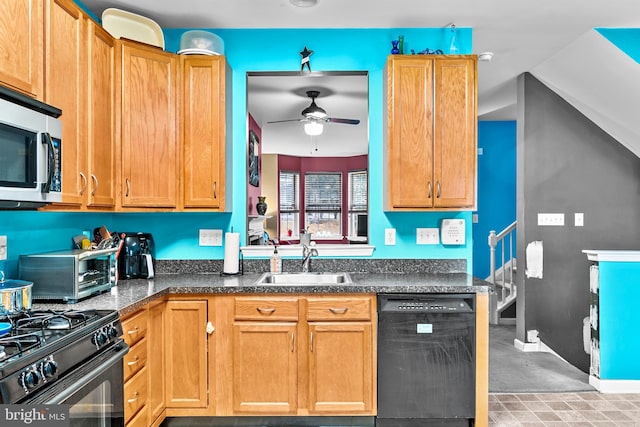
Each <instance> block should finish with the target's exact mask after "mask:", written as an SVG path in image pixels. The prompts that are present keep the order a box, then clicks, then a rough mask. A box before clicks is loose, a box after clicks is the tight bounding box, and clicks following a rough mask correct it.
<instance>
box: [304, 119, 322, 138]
mask: <svg viewBox="0 0 640 427" xmlns="http://www.w3.org/2000/svg"><path fill="white" fill-rule="evenodd" d="M322 129H323V125H322V123H318V122H309V123H305V124H304V133H306V134H307V135H309V136H318V135H321V134H322Z"/></svg>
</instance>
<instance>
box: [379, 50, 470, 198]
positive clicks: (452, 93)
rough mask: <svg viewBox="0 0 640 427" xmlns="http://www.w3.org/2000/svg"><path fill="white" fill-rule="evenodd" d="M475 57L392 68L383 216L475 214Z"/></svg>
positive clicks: (419, 60)
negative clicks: (395, 212) (451, 211)
mask: <svg viewBox="0 0 640 427" xmlns="http://www.w3.org/2000/svg"><path fill="white" fill-rule="evenodd" d="M476 64H477V60H476V57H475V55H473V56H472V55H468V56H414V55H412V56H402V55H392V56H390V57H389V58H388V60H387V65H386V69H385V72H386V74H387V81H386V84H387V88H386V89H387V117H386V130H387V135H386V153H385V155H386V156H387V158H386V165H385V167H386V168H387V171H386V172H387V173H386V176H387V182H386V183H385V185H386V189H385V209H386V210H431V209H442V210H447V209H473V208H474V206H475V203H476V163H477V161H476V145H477V143H476V126H477V125H476V121H477V107H476V105H477V101H476V74H477V72H476V68H477V65H476Z"/></svg>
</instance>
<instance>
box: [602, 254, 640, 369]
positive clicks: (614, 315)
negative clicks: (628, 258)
mask: <svg viewBox="0 0 640 427" xmlns="http://www.w3.org/2000/svg"><path fill="white" fill-rule="evenodd" d="M598 264H599V269H600V311H599V314H598V317H599V319H600V378H601V379H603V380H640V363H638V354H640V332H639V329H638V325H640V310H638V301H640V263H638V262H599V263H598Z"/></svg>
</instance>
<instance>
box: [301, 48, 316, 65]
mask: <svg viewBox="0 0 640 427" xmlns="http://www.w3.org/2000/svg"><path fill="white" fill-rule="evenodd" d="M312 54H313V51H312V50H309V49H307V47H306V46H305V47H304V50H303V51H302V52H300V56H302V60H301V61H300V71H303V70H304V67H305V65H306V66H307V70H309V71H311V63H310V62H309V60H310V58H309V57H310V56H311V55H312Z"/></svg>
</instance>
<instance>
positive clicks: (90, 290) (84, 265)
mask: <svg viewBox="0 0 640 427" xmlns="http://www.w3.org/2000/svg"><path fill="white" fill-rule="evenodd" d="M117 251H118V248H117V247H116V248H108V249H97V250H92V251H84V250H80V249H73V250H67V251H55V252H44V253H39V254H30V255H20V257H19V258H18V275H19V277H21V278H22V280H27V281H29V282H33V287H32V288H31V298H32V299H33V300H57V301H60V300H62V301H66V302H69V303H74V302H77V301H78V300H80V299H83V298H86V297H89V296H91V295H94V294H98V293H102V292H105V291H108V290H110V289H111V288H112V287H114V286H116V285H117V270H118V265H117V259H116V252H117Z"/></svg>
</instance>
